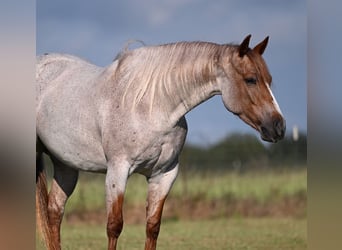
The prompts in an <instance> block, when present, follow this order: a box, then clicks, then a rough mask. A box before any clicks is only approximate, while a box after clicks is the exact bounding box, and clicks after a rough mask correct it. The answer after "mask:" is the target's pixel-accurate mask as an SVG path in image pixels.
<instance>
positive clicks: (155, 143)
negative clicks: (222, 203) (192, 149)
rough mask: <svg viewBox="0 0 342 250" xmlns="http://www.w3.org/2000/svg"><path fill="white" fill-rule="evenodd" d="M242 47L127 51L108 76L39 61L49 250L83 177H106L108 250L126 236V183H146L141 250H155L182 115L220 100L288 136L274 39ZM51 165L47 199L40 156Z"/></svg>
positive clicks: (273, 138)
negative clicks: (137, 179) (276, 91)
mask: <svg viewBox="0 0 342 250" xmlns="http://www.w3.org/2000/svg"><path fill="white" fill-rule="evenodd" d="M250 38H251V35H248V36H246V37H245V38H244V40H243V41H242V42H241V43H240V44H233V43H227V44H216V43H210V42H176V43H169V44H164V45H157V46H142V47H139V48H136V49H125V50H123V51H122V52H121V53H120V54H119V55H118V56H117V58H116V59H115V60H114V61H113V62H112V63H111V64H110V65H109V66H107V67H103V68H102V67H98V66H95V65H93V64H91V63H89V62H87V61H85V60H83V59H80V58H78V57H75V56H72V55H66V54H44V55H41V56H37V64H36V124H37V125H36V134H37V135H36V136H37V137H36V138H37V139H36V148H37V149H36V210H37V221H38V224H39V225H40V226H39V228H41V232H42V234H43V239H44V241H45V243H46V246H47V248H48V249H61V242H60V225H61V221H62V218H63V213H64V206H65V204H66V202H67V200H68V198H69V197H70V195H71V194H72V192H73V190H74V188H75V185H76V183H77V179H78V173H79V171H90V172H98V173H104V174H105V175H106V178H105V190H106V211H107V227H106V229H107V238H108V249H110V250H113V249H116V246H117V241H118V238H119V236H120V233H121V231H122V228H123V216H122V206H123V202H124V193H125V187H126V183H127V179H128V178H129V176H130V175H132V174H133V173H139V174H142V175H144V176H145V177H146V180H147V183H148V194H147V206H146V232H145V233H146V241H145V250H152V249H156V245H157V238H158V234H159V231H160V224H161V216H162V211H163V206H164V202H165V200H166V197H167V195H168V193H169V191H170V189H171V187H172V185H173V183H174V181H175V179H176V176H177V173H178V167H179V161H178V158H179V155H180V153H181V150H182V147H183V145H184V141H185V138H186V134H187V123H186V119H185V114H186V113H188V112H189V111H190V110H192V109H193V108H195V107H196V106H197V105H199V104H201V103H202V102H204V101H206V100H208V99H209V98H211V97H212V96H214V95H221V96H222V101H223V104H224V106H225V107H226V109H227V110H228V111H230V112H231V113H233V114H234V115H236V116H238V117H239V118H240V119H242V120H243V121H244V122H245V123H246V124H248V125H249V126H251V127H252V128H254V129H255V130H257V131H259V133H260V136H261V139H263V140H265V141H268V142H277V141H278V140H281V139H282V138H283V137H284V134H285V127H286V125H285V119H284V117H283V115H282V112H281V110H280V108H279V105H278V104H277V101H276V99H275V97H274V96H273V94H272V91H271V83H272V77H271V75H270V73H269V70H268V68H267V65H266V63H265V61H264V59H263V57H262V54H263V53H264V51H265V49H266V46H267V44H268V40H269V37H266V38H265V39H264V40H263V41H262V42H260V43H259V44H257V45H256V46H255V47H254V48H253V49H251V48H250V47H249V43H250ZM43 153H45V154H47V155H48V156H49V157H50V158H51V160H52V163H53V167H54V175H53V180H52V183H51V187H50V192H48V191H47V184H46V176H45V174H44V164H43V160H42V154H43Z"/></svg>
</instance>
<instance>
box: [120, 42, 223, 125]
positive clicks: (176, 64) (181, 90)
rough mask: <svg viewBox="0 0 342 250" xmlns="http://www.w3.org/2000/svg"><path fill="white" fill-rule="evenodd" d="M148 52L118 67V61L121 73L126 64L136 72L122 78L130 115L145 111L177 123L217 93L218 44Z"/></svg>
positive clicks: (172, 47)
mask: <svg viewBox="0 0 342 250" xmlns="http://www.w3.org/2000/svg"><path fill="white" fill-rule="evenodd" d="M167 46H169V47H167ZM145 50H147V51H145ZM148 50H149V48H142V49H139V50H138V51H136V52H134V53H133V55H135V56H133V57H131V60H129V61H127V62H126V63H125V62H123V64H122V65H121V66H120V62H119V68H120V67H122V68H121V69H119V70H123V72H124V71H125V65H126V66H128V65H129V66H130V67H132V68H133V69H134V70H135V72H133V73H129V74H127V75H126V76H125V75H123V78H122V79H121V80H123V82H124V86H125V91H124V93H123V99H122V100H123V104H124V105H125V106H128V105H129V106H130V107H131V110H132V112H134V113H140V114H142V113H143V114H144V112H146V113H148V117H152V118H153V116H156V117H157V118H158V119H159V121H166V122H167V123H169V124H170V123H171V124H176V123H177V121H178V120H179V119H180V118H181V117H183V116H184V115H185V114H186V113H187V112H189V111H190V110H192V109H193V108H194V107H196V106H197V105H199V104H200V103H202V102H204V101H206V100H207V99H209V98H210V97H212V96H213V95H215V94H220V89H219V85H218V83H217V74H218V69H217V66H216V62H217V61H218V60H219V56H220V53H221V46H220V45H216V44H209V43H184V44H180V45H178V46H177V45H166V46H165V47H164V46H159V47H157V48H155V50H156V51H152V52H151V51H148ZM160 55H162V56H160ZM128 57H129V55H128ZM127 59H128V58H127ZM138 59H139V60H138ZM140 65H143V67H142V66H140ZM126 70H127V69H126ZM144 115H145V114H144ZM145 117H146V116H145ZM152 120H153V119H152Z"/></svg>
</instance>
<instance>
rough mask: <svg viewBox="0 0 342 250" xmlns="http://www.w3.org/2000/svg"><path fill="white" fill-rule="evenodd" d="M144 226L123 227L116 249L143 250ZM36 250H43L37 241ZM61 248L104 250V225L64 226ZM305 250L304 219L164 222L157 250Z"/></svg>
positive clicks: (105, 245) (78, 224)
mask: <svg viewBox="0 0 342 250" xmlns="http://www.w3.org/2000/svg"><path fill="white" fill-rule="evenodd" d="M144 228H145V226H144V225H142V224H139V225H125V226H124V230H123V232H122V234H121V236H120V238H119V243H118V249H129V250H134V249H143V246H144V241H145V233H144V232H145V229H144ZM37 242H38V246H37V249H38V250H40V249H43V248H42V245H41V243H40V242H39V241H37ZM62 246H63V249H70V250H77V249H83V250H88V249H89V250H90V249H106V247H107V238H106V235H105V226H104V225H91V226H89V225H86V224H84V223H77V224H67V223H65V224H64V227H63V231H62ZM306 248H307V236H306V220H305V219H301V220H295V219H284V218H283V219H279V218H278V219H275V218H258V219H256V218H254V219H252V218H243V219H237V218H234V219H223V218H222V219H215V220H196V221H188V220H187V221H163V223H162V227H161V232H160V235H159V239H158V249H159V250H162V249H165V250H166V249H178V250H182V249H187V250H188V249H198V250H201V249H203V250H204V249H217V250H219V249H226V250H227V249H234V250H239V249H241V250H242V249H244V250H245V249H253V250H256V249H262V250H267V249H270V250H273V249H293V250H300V249H306Z"/></svg>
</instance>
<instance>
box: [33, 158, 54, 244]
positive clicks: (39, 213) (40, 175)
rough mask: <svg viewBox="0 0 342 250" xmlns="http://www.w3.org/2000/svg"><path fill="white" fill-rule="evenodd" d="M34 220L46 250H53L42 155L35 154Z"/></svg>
mask: <svg viewBox="0 0 342 250" xmlns="http://www.w3.org/2000/svg"><path fill="white" fill-rule="evenodd" d="M36 218H37V225H38V230H39V232H40V234H41V235H42V237H43V240H44V243H45V245H46V247H47V249H49V250H52V249H54V247H53V245H52V243H51V242H52V241H51V231H50V227H49V216H48V189H47V181H46V175H45V172H44V162H43V154H42V153H41V152H37V153H36Z"/></svg>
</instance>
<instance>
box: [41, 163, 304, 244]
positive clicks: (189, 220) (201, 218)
mask: <svg viewBox="0 0 342 250" xmlns="http://www.w3.org/2000/svg"><path fill="white" fill-rule="evenodd" d="M186 177H187V178H186ZM306 177H307V172H306V170H305V169H303V168H302V169H301V170H296V171H293V170H291V171H290V170H282V171H277V172H275V171H262V172H247V173H245V174H242V175H241V174H238V173H234V172H220V173H210V174H209V173H200V174H199V173H188V174H187V176H184V175H180V176H179V177H178V179H177V181H176V182H175V185H174V187H173V189H172V192H171V193H170V195H169V197H168V199H167V201H166V205H165V208H164V214H163V222H162V226H161V233H160V236H159V240H158V249H180V250H182V249H266V250H267V249H306V248H307V238H306V191H307V181H306ZM103 186H104V176H102V175H94V174H89V175H88V174H86V175H82V176H81V177H80V182H79V184H78V187H77V188H76V190H75V192H74V194H73V196H72V198H71V199H70V201H69V203H68V205H67V207H66V216H65V220H64V222H63V225H62V245H63V249H106V245H107V239H106V230H105V225H106V220H105V206H104V202H105V201H104V197H105V195H104V187H103ZM146 188H147V185H146V181H145V178H144V177H142V176H138V175H133V176H132V177H131V178H130V180H129V182H128V187H127V191H126V196H125V205H124V206H125V208H124V220H125V225H124V230H123V232H122V234H121V236H120V239H119V248H118V249H129V250H130V249H143V246H144V239H145V225H144V221H145V219H144V215H145V199H146ZM37 242H38V244H37V249H43V248H42V246H41V243H40V241H39V240H38V241H37Z"/></svg>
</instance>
